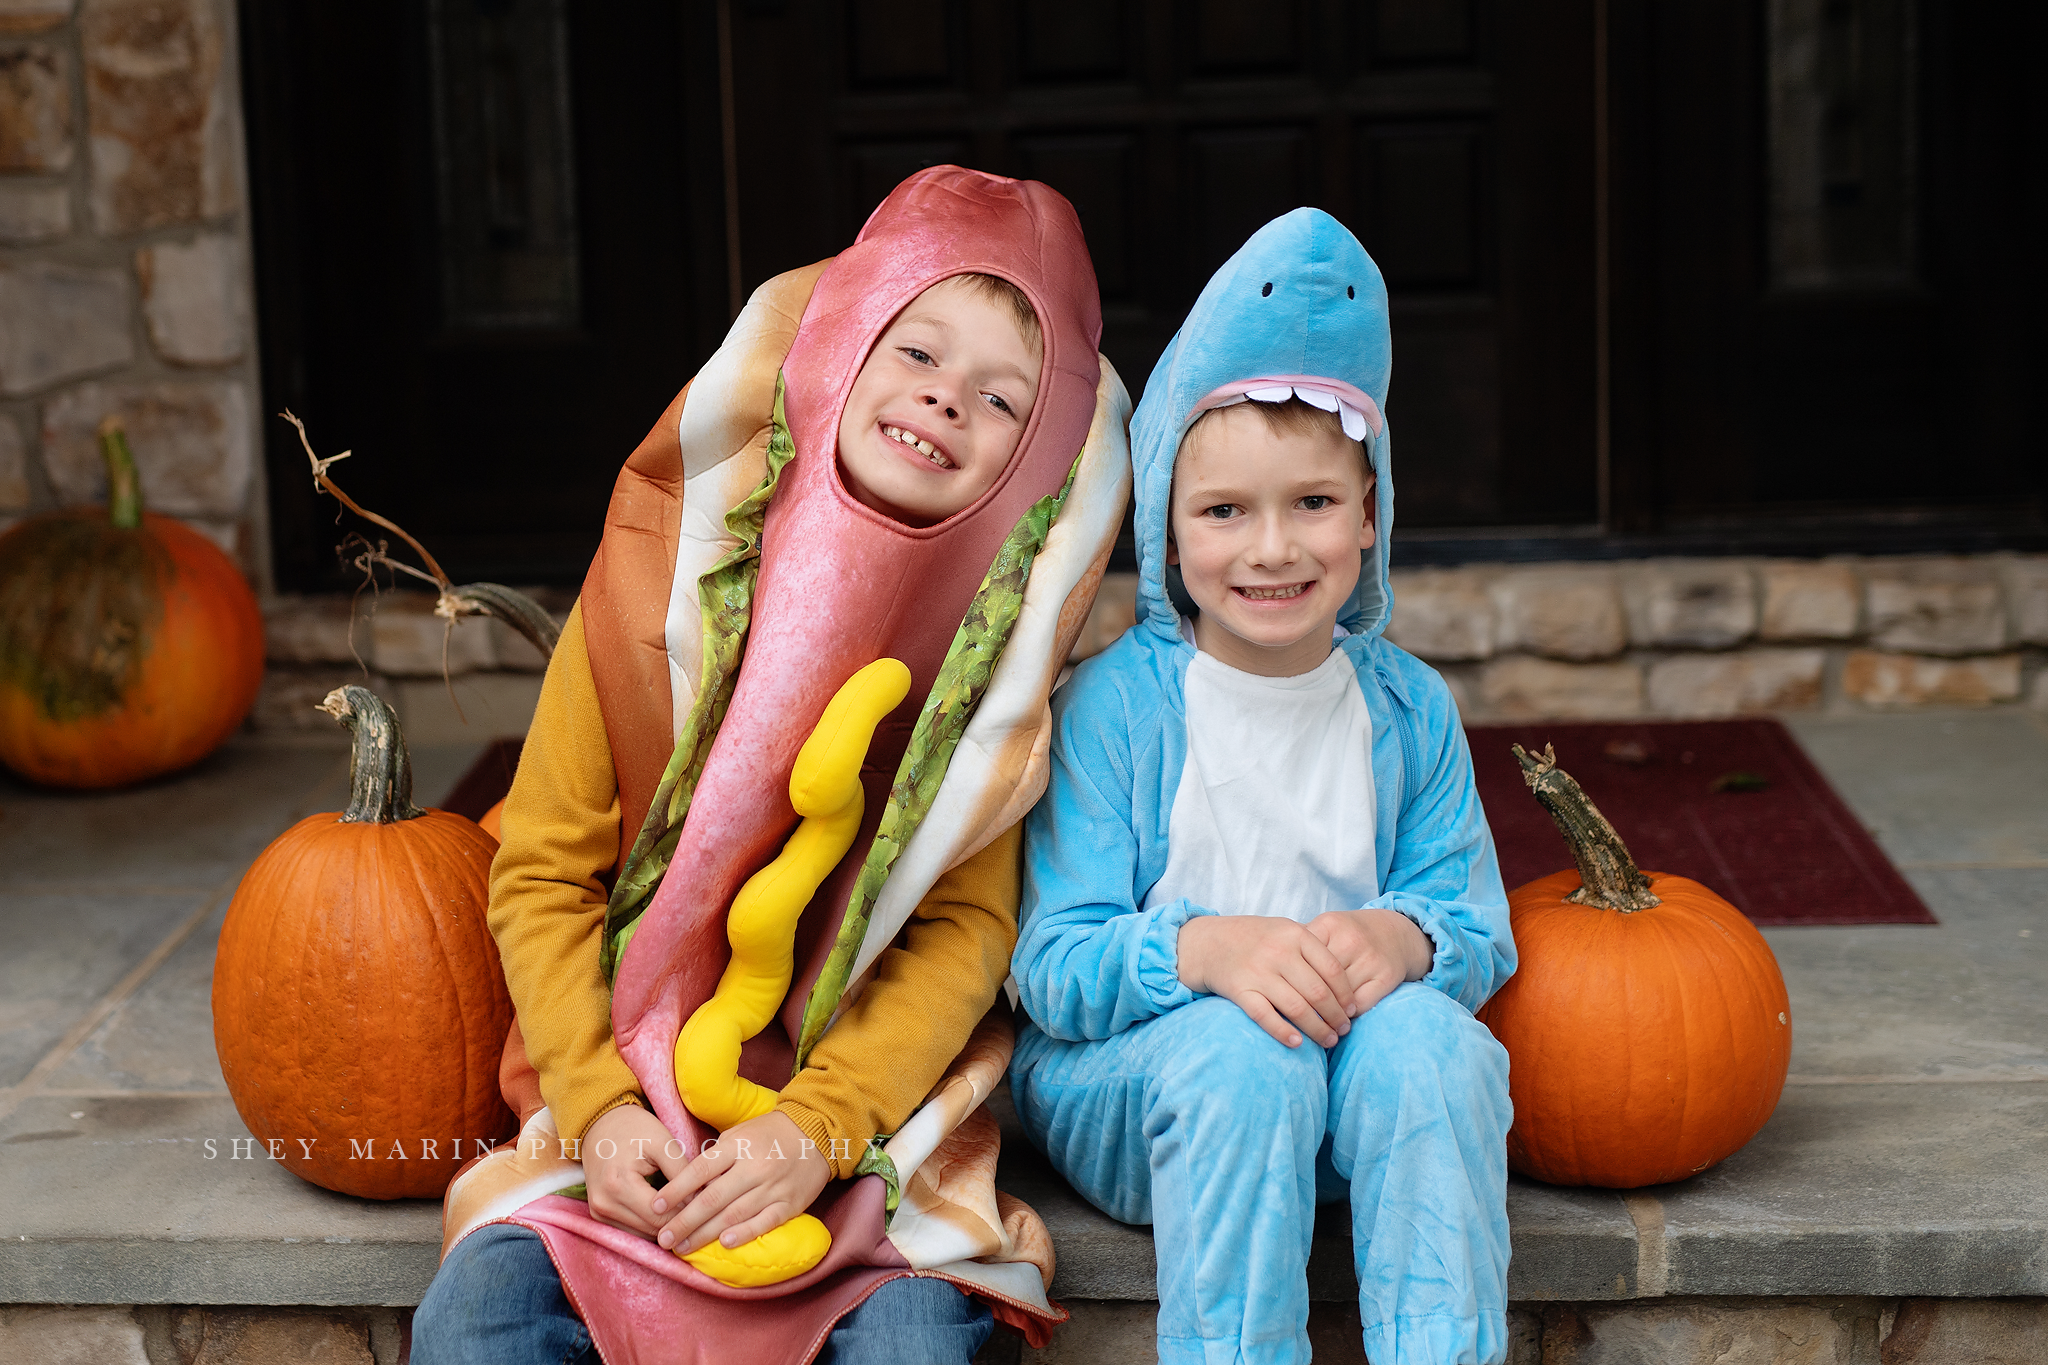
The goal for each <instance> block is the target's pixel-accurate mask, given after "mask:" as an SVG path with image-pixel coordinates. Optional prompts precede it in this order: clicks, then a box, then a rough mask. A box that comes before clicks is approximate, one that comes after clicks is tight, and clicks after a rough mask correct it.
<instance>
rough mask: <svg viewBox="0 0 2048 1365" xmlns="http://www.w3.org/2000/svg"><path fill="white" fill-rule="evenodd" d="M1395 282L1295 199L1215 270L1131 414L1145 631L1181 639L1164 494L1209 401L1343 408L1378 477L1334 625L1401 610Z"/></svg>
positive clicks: (1377, 626) (1380, 622)
mask: <svg viewBox="0 0 2048 1365" xmlns="http://www.w3.org/2000/svg"><path fill="white" fill-rule="evenodd" d="M1393 359H1394V347H1393V338H1392V334H1391V333H1390V331H1389V330H1388V326H1387V286H1386V282H1385V281H1384V280H1383V279H1381V278H1380V270H1379V267H1378V266H1376V265H1374V264H1373V261H1372V257H1370V256H1368V255H1366V254H1365V248H1364V247H1362V246H1360V245H1359V243H1358V239H1357V238H1356V237H1354V236H1352V235H1351V233H1350V231H1349V230H1348V229H1346V228H1345V226H1344V225H1343V224H1342V223H1340V222H1338V221H1337V220H1336V219H1335V218H1332V217H1331V216H1330V215H1329V214H1327V213H1325V212H1323V211H1322V210H1321V209H1311V208H1300V209H1295V210H1294V211H1293V212H1292V213H1288V214H1285V215H1283V216H1281V217H1279V218H1275V219H1274V220H1273V221H1272V222H1270V223H1268V224H1266V225H1265V226H1264V227H1262V228H1260V229H1259V230H1258V231H1257V232H1255V233H1253V234H1252V235H1251V238H1250V240H1248V241H1246V242H1245V244H1244V245H1243V246H1241V247H1239V248H1238V250H1237V254H1236V255H1234V256H1232V257H1231V258H1230V259H1229V260H1228V261H1225V262H1224V263H1223V268H1222V269H1220V270H1218V271H1217V272H1216V273H1215V274H1214V275H1213V276H1211V277H1210V279H1209V283H1208V284H1207V285H1206V286H1204V288H1203V289H1202V294H1201V297H1200V298H1198V299H1196V300H1195V306H1194V308H1193V309H1192V310H1191V311H1190V312H1189V313H1188V316H1187V321H1186V322H1183V323H1182V324H1181V328H1180V331H1179V332H1178V333H1176V334H1175V335H1174V338H1173V340H1172V341H1171V342H1170V343H1168V345H1167V347H1166V352H1165V354H1163V355H1161V356H1160V357H1159V363H1158V364H1157V365H1156V366H1154V367H1153V370H1152V377H1151V378H1150V379H1149V380H1148V381H1146V384H1145V397H1144V400H1143V401H1142V402H1140V403H1139V404H1138V411H1137V415H1136V417H1134V418H1133V419H1132V422H1131V465H1132V480H1133V505H1134V510H1133V516H1134V518H1135V523H1136V532H1137V541H1138V621H1139V626H1140V628H1141V629H1145V630H1152V631H1157V632H1159V633H1160V634H1162V635H1164V636H1166V637H1167V638H1169V639H1177V638H1178V637H1179V632H1180V615H1179V612H1178V611H1177V610H1176V609H1175V607H1174V605H1173V602H1172V601H1171V599H1170V598H1169V597H1168V596H1167V591H1166V531H1167V504H1168V501H1169V499H1170V497H1171V493H1172V488H1173V462H1174V458H1175V456H1177V455H1178V454H1179V452H1180V443H1181V438H1182V437H1184V436H1186V435H1187V431H1188V428H1189V427H1190V426H1192V425H1193V424H1194V421H1195V419H1196V418H1197V417H1199V416H1200V415H1201V414H1202V413H1203V412H1204V411H1206V410H1207V409H1209V408H1212V407H1220V406H1223V405H1225V404H1227V403H1232V402H1238V401H1242V399H1243V398H1245V397H1251V398H1255V399H1259V398H1263V399H1269V400H1275V401H1277V400H1279V399H1282V398H1285V397H1286V396H1287V394H1288V393H1289V392H1292V393H1294V394H1297V395H1299V396H1300V397H1301V398H1303V399H1304V400H1305V401H1307V402H1310V403H1313V404H1314V405H1315V406H1317V407H1320V408H1323V409H1325V410H1326V411H1337V412H1341V414H1342V417H1343V421H1344V426H1345V431H1346V434H1347V435H1350V436H1352V437H1353V439H1359V438H1361V437H1362V438H1363V439H1364V441H1365V445H1366V449H1367V451H1369V452H1370V454H1371V456H1372V468H1373V473H1374V474H1375V475H1377V476H1378V477H1377V481H1376V484H1375V488H1376V490H1377V493H1376V502H1375V507H1374V517H1375V520H1376V524H1377V527H1378V534H1377V535H1376V536H1375V537H1374V539H1373V544H1372V548H1371V549H1369V550H1365V551H1362V552H1361V556H1360V557H1361V559H1362V560H1363V561H1364V563H1363V565H1362V567H1361V572H1360V573H1359V576H1358V587H1357V588H1356V589H1355V590H1354V591H1353V592H1352V595H1351V597H1350V599H1349V600H1348V601H1347V602H1346V603H1345V604H1344V607H1343V609H1342V610H1341V611H1340V612H1339V613H1338V616H1337V623H1338V624H1339V625H1341V626H1343V627H1344V628H1345V629H1346V630H1347V631H1350V632H1351V633H1352V634H1354V635H1366V636H1371V635H1377V634H1378V633H1379V632H1380V631H1381V630H1383V629H1384V628H1385V627H1386V623H1387V617H1388V614H1389V613H1390V612H1391V610H1392V608H1393V593H1392V591H1391V589H1390V588H1389V587H1388V583H1387V544H1388V538H1389V536H1390V535H1391V534H1392V532H1393V529H1394V478H1393V465H1392V450H1391V446H1392V441H1391V439H1390V435H1389V433H1388V431H1387V426H1386V422H1385V420H1384V418H1383V417H1382V416H1381V413H1382V412H1383V411H1384V410H1385V407H1386V401H1387V381H1388V379H1389V377H1390V376H1391V373H1392V370H1393Z"/></svg>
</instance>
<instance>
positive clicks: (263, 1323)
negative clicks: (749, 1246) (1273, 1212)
mask: <svg viewBox="0 0 2048 1365" xmlns="http://www.w3.org/2000/svg"><path fill="white" fill-rule="evenodd" d="M1066 1307H1067V1308H1068V1310H1069V1311H1071V1312H1072V1313H1073V1319H1072V1321H1070V1322H1068V1323H1067V1324H1066V1325H1065V1326H1063V1327H1061V1328H1059V1329H1058V1330H1056V1331H1055V1332H1054V1333H1053V1338H1052V1342H1051V1344H1050V1345H1048V1346H1046V1347H1044V1348H1042V1349H1039V1350H1032V1349H1030V1348H1029V1347H1026V1346H1024V1345H1023V1343H1022V1342H1021V1341H1019V1340H1018V1339H1017V1338H1016V1337H1013V1336H1011V1335H1009V1334H1008V1333H1006V1332H1002V1331H998V1332H996V1333H995V1335H994V1336H993V1337H992V1338H991V1339H990V1341H989V1343H988V1345H987V1346H986V1347H985V1348H984V1349H983V1350H982V1352H981V1354H980V1355H978V1356H976V1357H975V1361H976V1365H1141V1362H1142V1363H1144V1365H1149V1362H1151V1361H1154V1360H1156V1359H1157V1355H1156V1354H1155V1350H1154V1344H1153V1343H1154V1337H1153V1331H1154V1320H1155V1317H1156V1315H1157V1313H1158V1305H1157V1304H1155V1303H1151V1302H1145V1301H1130V1302H1104V1301H1100V1300H1087V1299H1081V1300H1069V1301H1067V1304H1066ZM411 1317H412V1313H411V1310H410V1309H405V1308H396V1309H394V1308H341V1309H335V1308H179V1307H166V1306H157V1305H146V1306H141V1307H129V1306H126V1305H93V1306H84V1307H62V1306H56V1305H39V1306H32V1307H5V1308H0V1355H4V1358H5V1359H7V1360H10V1361H16V1360H19V1361H50V1362H59V1361H62V1362H72V1361H77V1362H81V1363H82V1362H86V1361H90V1362H93V1365H300V1363H301V1362H305V1361H330V1362H334V1365H404V1362H405V1359H406V1357H407V1355H408V1354H409V1350H408V1347H409V1346H410V1344H411V1343H410V1335H411V1333H410V1330H409V1329H410V1325H411V1323H410V1320H411ZM1359 1337H1360V1332H1359V1328H1358V1309H1357V1307H1356V1306H1355V1305H1352V1304H1337V1303H1317V1304H1314V1305H1312V1307H1311V1309H1310V1313H1309V1338H1310V1342H1311V1344H1312V1345H1313V1347H1314V1349H1315V1356H1316V1359H1317V1360H1319V1361H1320V1360H1328V1361H1332V1362H1339V1363H1340V1365H1342V1363H1345V1362H1357V1363H1358V1365H1365V1354H1364V1352H1363V1350H1361V1349H1360V1346H1359ZM1508 1337H1509V1343H1508V1365H2023V1362H2024V1363H2025V1365H2040V1362H2043V1361H2048V1301H2043V1300H2041V1299H1881V1298H1849V1297H1842V1298H1827V1299H1813V1298H1787V1299H1699V1298H1695V1299H1683V1298H1681V1299H1659V1300H1652V1301H1647V1302H1616V1303H1588V1304H1569V1303H1554V1304H1534V1303H1531V1304H1516V1305H1514V1306H1513V1307H1511V1308H1510V1309H1509V1310H1508Z"/></svg>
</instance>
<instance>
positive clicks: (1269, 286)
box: [1259, 280, 1273, 299]
mask: <svg viewBox="0 0 2048 1365" xmlns="http://www.w3.org/2000/svg"><path fill="white" fill-rule="evenodd" d="M1272 292H1273V282H1272V281H1271V280H1267V281H1266V287H1265V288H1264V289H1261V290H1260V291H1259V297H1260V298H1262V299H1263V298H1265V297H1266V296H1267V295H1268V294H1271V293H1272Z"/></svg>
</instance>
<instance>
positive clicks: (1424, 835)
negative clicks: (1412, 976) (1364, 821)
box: [1368, 665, 1515, 1010]
mask: <svg viewBox="0 0 2048 1365" xmlns="http://www.w3.org/2000/svg"><path fill="white" fill-rule="evenodd" d="M1418 667H1420V665H1418ZM1429 681H1430V682H1431V683H1433V684H1434V686H1433V687H1431V688H1429V689H1428V693H1429V695H1428V696H1427V699H1426V700H1425V701H1424V704H1423V705H1422V706H1421V707H1419V708H1417V710H1416V711H1415V712H1414V713H1412V714H1411V715H1410V717H1409V720H1410V722H1411V723H1412V724H1413V725H1414V726H1415V733H1414V736H1413V744H1412V746H1411V747H1412V750H1413V751H1414V762H1415V764H1416V767H1417V776H1419V778H1420V781H1419V783H1412V784H1411V787H1410V794H1409V795H1408V797H1407V799H1406V800H1405V802H1404V803H1403V805H1402V808H1401V813H1400V818H1399V822H1398V825H1397V827H1396V830H1395V838H1394V858H1393V865H1392V868H1391V869H1390V870H1389V872H1388V873H1387V876H1386V879H1385V883H1384V885H1383V886H1382V888H1381V891H1380V894H1379V895H1378V896H1376V897H1374V898H1373V899H1372V900H1371V901H1370V902H1368V904H1369V905H1372V906H1377V907H1381V908H1384V909H1387V910H1394V911H1398V912H1399V913H1401V914H1403V915H1406V916H1408V918H1410V919H1412V920H1414V921H1415V922H1416V923H1417V924H1418V925H1420V926H1421V927H1422V931H1423V932H1424V933H1426V934H1428V935H1429V937H1430V940H1431V941H1432V942H1433V943H1434V944H1435V945H1436V956H1435V959H1434V961H1433V962H1432V964H1431V966H1430V970H1429V975H1428V976H1426V977H1424V978H1423V984H1424V985H1428V986H1434V987H1435V988H1436V989H1438V990H1440V991H1442V992H1443V993H1444V994H1445V995H1448V996H1450V997H1451V998H1452V999H1453V1000H1456V1001H1457V1002H1458V1003H1459V1004H1461V1005H1463V1006H1464V1007H1465V1008H1466V1009H1469V1010H1477V1009H1478V1008H1479V1007H1480V1006H1481V1005H1483V1004H1485V1003H1486V1002H1487V1000H1488V998H1489V997H1491V996H1492V995H1493V993H1494V992H1495V991H1497V990H1499V989H1500V987H1501V985H1502V983H1504V982H1505V981H1506V980H1507V979H1508V978H1509V977H1510V976H1512V975H1513V974H1514V970H1515V940H1514V935H1513V934H1512V933H1510V932H1509V929H1508V898H1507V891H1506V890H1505V889H1504V888H1503V887H1502V885H1501V879H1500V863H1499V861H1498V859H1497V858H1496V857H1495V855H1494V851H1493V832H1492V831H1491V830H1489V829H1488V828H1487V825H1486V811H1485V808H1484V807H1482V806H1481V805H1480V804H1479V790H1478V788H1477V787H1476V786H1475V785H1474V784H1473V781H1472V753H1471V750H1470V749H1469V748H1468V747H1467V746H1466V743H1465V730H1464V727H1463V726H1462V725H1460V724H1459V723H1458V712H1457V707H1456V704H1455V703H1453V702H1452V700H1451V695H1450V689H1449V688H1448V687H1445V686H1444V684H1443V681H1442V680H1441V679H1440V678H1437V677H1436V676H1435V675H1434V673H1431V675H1430V679H1429Z"/></svg>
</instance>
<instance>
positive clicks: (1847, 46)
mask: <svg viewBox="0 0 2048 1365" xmlns="http://www.w3.org/2000/svg"><path fill="white" fill-rule="evenodd" d="M1614 22H1615V42H1614V49H1613V50H1614V54H1615V55H1614V62H1615V67H1614V69H1615V79H1616V85H1615V91H1616V99H1615V118H1616V123H1617V127H1618V129H1620V132H1619V134H1618V141H1617V163H1616V164H1617V171H1618V203H1619V204H1620V209H1619V211H1618V217H1617V248H1618V255H1617V272H1616V281H1617V283H1616V288H1617V291H1618V299H1617V304H1618V308H1617V333H1616V357H1615V364H1616V372H1615V378H1616V383H1615V393H1616V398H1617V404H1616V414H1615V420H1616V428H1615V473H1616V493H1617V499H1616V512H1617V520H1618V521H1619V522H1620V524H1621V525H1622V526H1623V527H1624V528H1627V529H1641V530H1661V531H1663V532H1665V533H1667V534H1668V533H1680V534H1683V533H1687V532H1691V533H1693V534H1694V535H1695V536H1699V537H1705V538H1707V540H1709V541H1711V539H1712V538H1714V537H1716V536H1720V535H1724V534H1727V535H1732V536H1734V537H1735V538H1736V539H1737V540H1738V541H1740V540H1743V539H1748V540H1752V541H1760V540H1771V539H1773V538H1775V539H1776V541H1777V542H1778V543H1783V541H1784V537H1785V535H1786V534H1787V530H1785V529H1780V530H1775V531H1774V530H1773V529H1772V528H1773V527H1780V528H1789V532H1790V534H1792V535H1795V536H1801V537H1806V538H1807V539H1808V540H1809V541H1810V542H1811V544H1812V545H1814V546H1815V547H1816V548H1826V547H1828V546H1830V545H1835V544H1840V545H1841V546H1842V548H1860V549H1868V550H1872V551H1877V552H1882V551H1885V550H1888V549H1890V550H1900V549H1913V548H1939V547H1940V546H1942V545H1950V546H1953V547H1955V548H1966V547H1968V546H1970V545H1973V544H1979V543H1985V544H1988V543H1990V542H1988V541H1984V540H1983V537H1985V536H1993V537H1996V536H1997V535H1999V534H2002V533H2005V532H2011V531H2013V530H2015V529H2016V528H2017V529H2023V526H2024V524H2031V525H2033V526H2034V527H2036V528H2038V527H2039V526H2040V524H2041V517H2042V511H2043V499H2044V497H2048V439H2044V437H2043V434H2042V419H2041V407H2042V404H2041V398H2040V395H2041V393H2042V386H2041V383H2040V380H2039V378H2038V376H2039V374H2040V372H2041V366H2042V364H2043V363H2044V362H2048V346H2044V344H2043V341H2042V337H2041V329H2040V328H2039V326H2038V325H2037V322H2036V319H2037V318H2038V316H2039V311H2040V306H2041V301H2042V283H2043V279H2044V271H2043V269H2042V265H2041V261H2040V251H2041V241H2042V234H2043V232H2044V231H2048V213H2044V210H2048V196H2044V194H2043V190H2044V188H2048V176H2044V156H2048V138H2044V123H2043V119H2042V112H2041V111H2042V109H2043V104H2042V101H2041V100H2040V97H2039V93H2038V90H2039V78H2038V75H2037V73H2036V71H2035V67H2036V65H2037V64H2038V53H2039V52H2040V50H2041V45H2042V43H2043V41H2044V40H2048V12H2044V11H2043V10H2042V8H2041V7H2040V6H2033V5H2009V4H1996V3H1985V2H1984V0H1962V2H1959V3H1932V2H1926V3H1916V0H1751V3H1746V4H1728V3H1725V0H1614Z"/></svg>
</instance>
